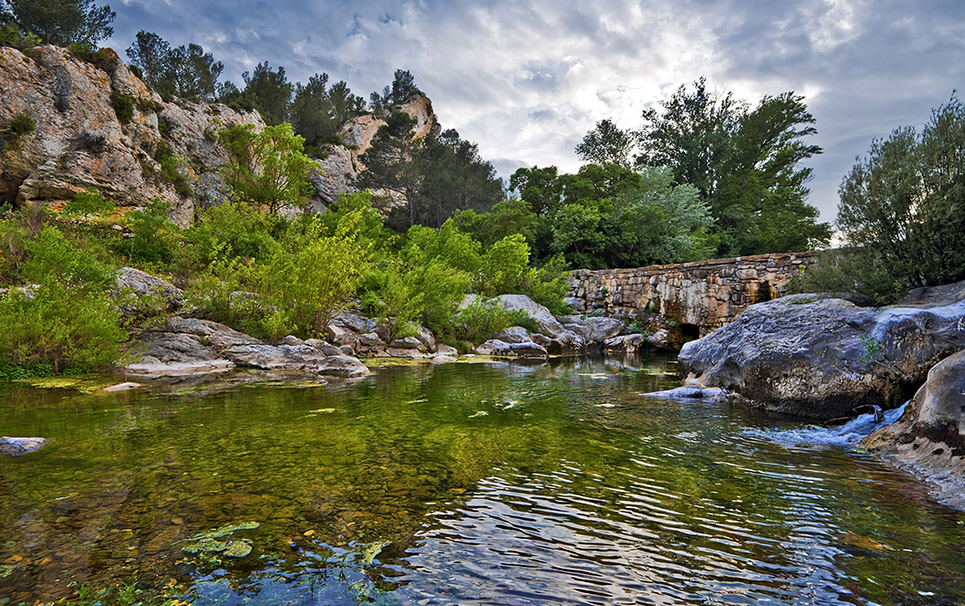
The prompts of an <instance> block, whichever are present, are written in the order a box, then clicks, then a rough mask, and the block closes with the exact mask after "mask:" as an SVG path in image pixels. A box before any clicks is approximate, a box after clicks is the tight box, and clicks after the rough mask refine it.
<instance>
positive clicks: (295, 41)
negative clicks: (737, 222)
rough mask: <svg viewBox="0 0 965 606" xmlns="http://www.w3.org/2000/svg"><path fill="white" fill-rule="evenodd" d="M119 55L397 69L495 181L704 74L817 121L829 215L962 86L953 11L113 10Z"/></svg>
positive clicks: (801, 0) (363, 78)
mask: <svg viewBox="0 0 965 606" xmlns="http://www.w3.org/2000/svg"><path fill="white" fill-rule="evenodd" d="M110 3H111V4H112V7H113V8H114V9H115V10H116V11H117V15H118V16H117V20H116V22H115V23H114V29H115V33H114V37H113V38H112V39H111V40H109V41H108V42H107V44H108V45H109V46H112V47H114V48H116V49H118V51H119V52H121V53H122V54H123V50H124V49H126V48H127V47H128V46H129V45H130V43H131V42H132V41H133V38H134V34H135V33H136V32H137V30H139V29H146V30H148V31H153V32H155V33H157V34H159V35H161V36H162V37H164V38H165V39H167V40H168V41H170V42H172V43H173V44H176V45H178V44H186V43H188V42H198V43H200V44H202V45H203V46H204V48H205V50H207V51H210V52H212V53H214V55H215V57H216V58H218V59H219V60H221V61H222V62H223V63H224V64H225V71H224V77H225V78H227V79H230V80H234V81H235V82H237V83H240V82H241V73H242V72H243V71H245V70H250V69H251V68H252V67H253V66H254V65H256V64H257V63H258V62H260V61H264V60H267V61H269V62H270V63H271V65H272V66H273V67H275V66H278V65H282V66H284V67H285V68H286V70H287V72H288V76H289V78H290V79H291V80H294V81H305V80H307V79H308V77H309V76H311V75H312V74H314V73H317V72H327V73H328V74H329V75H330V76H331V80H332V81H337V80H345V81H346V82H347V83H348V84H349V86H350V87H351V88H352V90H353V92H355V93H356V94H360V95H363V96H365V97H368V94H369V93H370V92H371V91H373V90H381V88H382V87H383V86H385V85H386V84H388V83H390V82H391V80H392V75H393V73H394V71H395V70H396V69H398V68H403V69H408V70H410V71H411V72H412V73H413V74H414V76H415V78H416V84H417V85H418V86H419V87H420V88H421V89H422V90H423V91H425V92H426V93H427V94H428V95H429V97H430V98H431V99H432V101H433V105H434V107H435V110H436V113H437V114H438V116H439V120H440V122H441V123H442V125H443V126H444V127H446V128H450V127H452V128H456V129H457V130H459V132H460V134H461V135H462V136H463V137H464V138H466V139H470V140H472V141H475V142H477V143H478V144H479V147H480V150H481V152H482V155H483V157H484V158H486V159H488V160H490V161H492V162H493V164H494V165H495V166H496V168H497V169H498V170H499V171H500V174H501V175H502V176H504V177H508V175H510V174H511V173H512V172H513V170H515V169H516V168H517V167H520V166H532V165H539V166H546V165H550V164H555V165H557V166H559V167H560V168H561V169H563V170H567V171H572V170H575V169H576V168H578V166H579V162H578V160H577V158H576V156H575V155H574V153H573V148H574V146H575V145H576V144H577V143H578V142H579V141H580V139H582V137H583V135H584V134H585V133H586V131H587V130H588V129H590V128H591V127H592V126H593V125H594V124H595V123H596V121H597V120H601V119H603V118H611V119H613V120H614V121H615V122H616V123H617V124H618V125H620V126H622V127H624V128H636V127H637V126H638V125H639V123H640V112H641V111H642V110H643V109H645V108H647V107H650V106H652V105H654V104H655V103H659V101H661V100H663V99H666V98H667V97H669V96H670V95H671V94H672V93H673V92H674V91H675V90H676V89H677V87H678V86H679V85H681V84H684V83H689V82H693V81H694V80H695V79H697V78H699V77H700V76H706V77H707V80H708V82H709V84H710V85H711V86H712V87H713V88H714V89H716V90H717V91H719V92H727V91H733V92H734V93H735V96H736V97H738V98H742V99H746V100H749V101H751V102H756V101H757V100H759V99H760V98H761V96H763V95H765V94H777V93H780V92H783V91H786V90H793V91H796V92H798V93H800V94H803V95H805V97H806V102H807V104H808V107H809V109H810V110H811V111H812V113H813V114H814V116H815V117H816V118H817V128H818V131H819V135H818V136H817V137H815V138H814V142H815V143H817V144H819V145H821V146H822V147H823V148H824V150H825V152H824V154H823V155H821V156H819V157H817V158H815V159H813V160H812V162H811V166H813V167H814V180H813V181H812V182H811V184H810V185H811V189H812V194H811V198H810V201H811V203H812V204H814V205H815V206H817V207H818V208H820V209H821V211H822V218H823V219H825V220H833V219H834V215H835V208H836V205H837V187H838V184H839V183H840V182H841V179H842V177H843V176H844V175H845V174H846V173H847V171H848V170H849V169H850V167H851V165H852V164H853V162H854V158H855V156H856V155H859V154H862V155H863V154H864V153H865V152H866V151H867V149H868V146H869V143H870V142H871V139H872V138H874V137H881V136H886V135H887V134H888V133H889V132H890V131H891V130H893V129H894V128H895V127H897V126H899V125H916V126H920V125H921V124H923V123H924V122H925V121H926V120H927V118H928V116H929V113H930V110H931V108H933V107H935V106H937V105H939V104H941V103H942V102H944V101H946V100H947V99H948V98H949V96H950V95H951V93H952V91H953V90H954V89H956V88H961V87H962V86H963V85H965V77H963V76H965V9H963V6H962V4H961V0H917V1H915V0H908V1H904V0H797V1H795V2H787V1H781V0H717V1H713V0H645V1H631V0H608V1H606V2H602V1H590V0H582V1H570V0H533V1H530V2H524V1H517V0H474V1H469V2H466V1H462V0H412V1H409V0H372V1H365V0H356V1H350V0H231V1H228V0H223V1H218V0H110Z"/></svg>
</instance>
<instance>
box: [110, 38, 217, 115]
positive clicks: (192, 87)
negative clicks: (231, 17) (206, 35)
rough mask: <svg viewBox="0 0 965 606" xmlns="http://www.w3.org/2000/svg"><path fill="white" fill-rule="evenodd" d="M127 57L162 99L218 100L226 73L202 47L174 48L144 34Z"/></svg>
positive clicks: (160, 39) (135, 39)
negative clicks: (217, 96) (219, 83)
mask: <svg viewBox="0 0 965 606" xmlns="http://www.w3.org/2000/svg"><path fill="white" fill-rule="evenodd" d="M127 56H128V57H129V58H130V59H131V63H132V65H133V66H134V67H136V68H137V69H138V71H139V72H140V77H141V78H143V79H144V80H145V81H146V82H147V83H148V84H150V85H151V88H153V89H154V90H155V91H156V92H157V93H158V94H159V95H161V97H162V98H164V99H166V100H170V99H171V98H172V97H180V98H182V99H203V100H208V101H210V100H214V98H215V95H216V91H217V83H218V78H219V77H220V76H221V72H222V70H223V69H224V65H223V64H222V63H221V62H220V61H215V60H214V57H213V56H212V55H211V53H205V52H204V48H203V47H202V46H201V45H199V44H189V45H187V46H183V45H182V46H178V47H171V45H170V44H169V43H168V42H167V41H166V40H164V39H163V38H161V37H160V36H158V35H157V34H153V33H151V32H146V31H144V30H141V31H139V32H138V33H137V35H136V36H135V38H134V44H132V45H131V46H130V47H129V48H128V49H127Z"/></svg>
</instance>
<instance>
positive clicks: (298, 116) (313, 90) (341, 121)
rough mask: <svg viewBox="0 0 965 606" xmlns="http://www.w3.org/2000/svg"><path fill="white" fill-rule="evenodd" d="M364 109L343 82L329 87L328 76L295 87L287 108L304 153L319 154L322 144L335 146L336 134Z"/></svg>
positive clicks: (361, 101)
mask: <svg viewBox="0 0 965 606" xmlns="http://www.w3.org/2000/svg"><path fill="white" fill-rule="evenodd" d="M364 109H365V100H364V99H362V98H361V97H357V96H355V95H353V94H352V92H351V91H350V90H349V88H348V85H347V84H345V82H336V83H335V84H333V85H332V86H331V87H330V88H329V87H328V74H316V75H314V76H312V77H311V78H309V79H308V83H307V84H305V85H302V84H301V83H299V84H296V85H295V96H294V99H292V103H291V106H290V107H289V114H288V115H289V119H290V121H291V125H292V128H293V129H294V130H295V132H297V133H298V134H299V135H301V136H302V137H304V138H305V147H306V149H309V150H312V152H313V153H314V154H315V155H320V154H321V148H322V146H323V145H325V144H329V143H338V142H339V138H338V134H339V131H340V130H341V129H342V127H343V126H344V125H345V123H346V122H348V121H349V120H350V119H352V118H354V117H355V116H358V115H360V114H361V113H362V112H363V111H364Z"/></svg>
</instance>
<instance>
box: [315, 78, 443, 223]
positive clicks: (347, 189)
mask: <svg viewBox="0 0 965 606" xmlns="http://www.w3.org/2000/svg"><path fill="white" fill-rule="evenodd" d="M401 109H402V111H404V112H405V113H407V114H409V116H410V117H412V118H413V119H415V121H416V123H415V127H414V128H413V132H414V137H413V138H414V139H422V138H424V137H426V136H427V135H429V134H430V133H431V132H432V131H433V129H434V128H437V123H436V118H435V113H434V112H433V111H432V102H431V101H429V98H428V97H425V96H419V97H416V98H414V99H412V100H411V101H409V102H408V103H406V104H405V105H403V106H402V107H401ZM384 124H385V121H384V120H382V119H381V118H377V117H375V116H373V115H371V114H369V115H365V116H358V117H356V118H352V119H351V120H349V121H348V123H347V124H346V125H345V126H344V127H342V131H341V138H342V141H343V142H344V143H345V147H334V148H332V149H331V151H330V153H329V155H328V156H327V157H326V158H324V159H322V160H321V161H320V163H319V166H320V168H321V170H320V171H319V172H318V173H317V174H316V175H315V176H313V177H312V184H313V185H314V186H315V191H316V193H317V194H318V198H319V199H320V200H321V202H322V203H323V204H325V205H326V206H327V205H329V204H332V203H333V202H335V201H336V200H338V197H339V196H340V195H341V194H343V193H354V192H356V191H358V190H357V189H355V187H354V185H353V183H354V182H355V178H356V177H357V176H358V174H359V173H360V172H361V171H363V170H365V166H364V165H363V164H362V163H361V162H360V160H359V158H360V157H361V156H362V154H364V153H365V152H366V151H368V149H369V148H370V147H372V139H374V138H375V134H376V133H377V132H378V131H379V128H380V127H382V126H383V125H384ZM373 193H375V194H376V195H379V192H373Z"/></svg>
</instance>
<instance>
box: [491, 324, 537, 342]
mask: <svg viewBox="0 0 965 606" xmlns="http://www.w3.org/2000/svg"><path fill="white" fill-rule="evenodd" d="M493 339H496V340H498V341H505V342H506V343H526V342H527V341H529V340H530V338H529V331H528V330H526V329H525V328H523V327H522V326H510V327H509V328H504V329H502V330H500V331H498V332H497V333H496V334H494V335H493Z"/></svg>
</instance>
